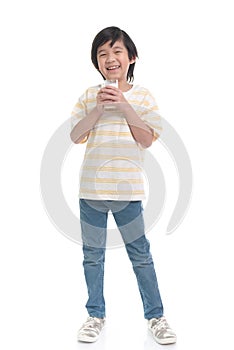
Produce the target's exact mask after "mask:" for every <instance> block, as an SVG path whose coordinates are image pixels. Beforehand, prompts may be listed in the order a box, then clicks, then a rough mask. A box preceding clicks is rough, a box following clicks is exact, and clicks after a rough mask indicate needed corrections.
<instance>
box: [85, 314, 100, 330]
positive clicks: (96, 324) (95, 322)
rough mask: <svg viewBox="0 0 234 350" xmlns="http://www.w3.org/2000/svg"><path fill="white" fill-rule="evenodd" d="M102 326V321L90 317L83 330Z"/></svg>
mask: <svg viewBox="0 0 234 350" xmlns="http://www.w3.org/2000/svg"><path fill="white" fill-rule="evenodd" d="M99 326H100V321H99V320H98V319H94V318H93V317H89V318H88V319H87V321H86V322H85V323H84V324H83V326H82V328H83V329H86V328H95V327H98V328H99Z"/></svg>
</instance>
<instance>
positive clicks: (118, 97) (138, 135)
mask: <svg viewBox="0 0 234 350" xmlns="http://www.w3.org/2000/svg"><path fill="white" fill-rule="evenodd" d="M99 94H100V101H101V102H102V103H113V102H114V103H118V105H117V106H118V108H119V110H121V111H122V112H123V114H124V116H125V118H126V121H127V123H128V126H129V128H130V131H131V133H132V136H133V138H134V139H135V141H136V142H138V143H140V144H141V146H142V147H144V148H147V147H150V146H151V144H152V142H153V140H155V137H156V138H157V137H158V135H155V133H154V132H153V130H152V129H151V128H150V127H149V126H148V125H146V124H145V122H144V121H143V120H141V118H140V117H139V116H138V114H137V113H136V112H135V110H134V109H133V108H132V106H131V105H130V104H129V103H128V101H127V100H126V99H125V97H124V95H123V94H122V92H121V90H119V89H117V88H115V87H112V86H107V87H105V88H102V89H101V90H100V92H99Z"/></svg>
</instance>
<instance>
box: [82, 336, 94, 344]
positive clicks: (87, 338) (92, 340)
mask: <svg viewBox="0 0 234 350" xmlns="http://www.w3.org/2000/svg"><path fill="white" fill-rule="evenodd" d="M98 338H99V337H96V338H90V337H86V336H78V337H77V341H80V342H82V343H94V342H95V341H97V340H98Z"/></svg>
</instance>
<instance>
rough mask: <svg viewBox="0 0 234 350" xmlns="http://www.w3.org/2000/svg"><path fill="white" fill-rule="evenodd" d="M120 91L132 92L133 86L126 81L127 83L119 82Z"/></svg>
mask: <svg viewBox="0 0 234 350" xmlns="http://www.w3.org/2000/svg"><path fill="white" fill-rule="evenodd" d="M118 83H119V89H120V90H121V91H122V92H126V91H128V90H130V89H131V88H132V85H131V84H129V83H128V82H127V81H126V80H125V81H119V82H118Z"/></svg>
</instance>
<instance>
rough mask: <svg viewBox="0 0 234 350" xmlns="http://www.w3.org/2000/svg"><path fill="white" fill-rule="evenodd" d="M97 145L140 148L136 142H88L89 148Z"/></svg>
mask: <svg viewBox="0 0 234 350" xmlns="http://www.w3.org/2000/svg"><path fill="white" fill-rule="evenodd" d="M96 147H102V148H138V147H137V145H136V144H134V143H117V142H116V143H114V142H113V143H109V142H104V143H94V142H93V143H92V142H90V143H88V144H87V148H96Z"/></svg>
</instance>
